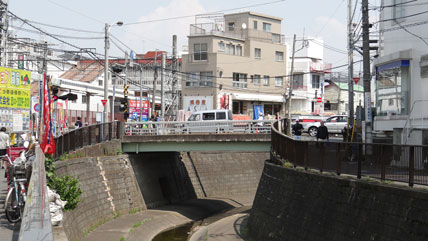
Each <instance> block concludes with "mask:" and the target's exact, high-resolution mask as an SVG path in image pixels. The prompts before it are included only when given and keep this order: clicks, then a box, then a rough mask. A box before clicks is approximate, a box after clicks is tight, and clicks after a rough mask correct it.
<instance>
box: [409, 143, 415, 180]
mask: <svg viewBox="0 0 428 241" xmlns="http://www.w3.org/2000/svg"><path fill="white" fill-rule="evenodd" d="M409 149H410V150H409V152H410V153H409V186H410V187H413V184H414V182H415V147H414V146H410V148H409Z"/></svg>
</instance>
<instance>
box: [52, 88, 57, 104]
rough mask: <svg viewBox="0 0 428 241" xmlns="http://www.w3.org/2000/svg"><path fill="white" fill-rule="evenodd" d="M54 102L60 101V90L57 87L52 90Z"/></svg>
mask: <svg viewBox="0 0 428 241" xmlns="http://www.w3.org/2000/svg"><path fill="white" fill-rule="evenodd" d="M52 100H53V101H57V100H58V88H56V87H54V88H52Z"/></svg>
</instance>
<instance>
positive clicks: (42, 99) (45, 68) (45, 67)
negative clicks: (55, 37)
mask: <svg viewBox="0 0 428 241" xmlns="http://www.w3.org/2000/svg"><path fill="white" fill-rule="evenodd" d="M43 50H44V53H43V68H42V69H43V70H42V72H43V76H44V78H43V80H42V83H41V84H40V85H39V88H40V90H39V98H40V101H39V108H40V109H39V129H38V134H39V136H38V137H39V144H40V143H42V135H43V116H44V113H43V112H44V110H45V108H44V104H45V88H46V86H45V85H46V84H47V81H48V80H47V78H48V77H47V71H48V63H47V58H48V42H46V41H45V44H44V49H43ZM48 91H49V89H48Z"/></svg>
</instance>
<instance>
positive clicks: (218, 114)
mask: <svg viewBox="0 0 428 241" xmlns="http://www.w3.org/2000/svg"><path fill="white" fill-rule="evenodd" d="M215 117H216V120H226V112H216V113H215Z"/></svg>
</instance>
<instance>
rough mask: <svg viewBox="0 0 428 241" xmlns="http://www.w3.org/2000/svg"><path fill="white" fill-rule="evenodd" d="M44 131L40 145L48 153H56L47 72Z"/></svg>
mask: <svg viewBox="0 0 428 241" xmlns="http://www.w3.org/2000/svg"><path fill="white" fill-rule="evenodd" d="M43 79H44V80H43V81H44V82H43V96H44V98H43V125H42V128H43V131H42V135H43V136H42V142H41V144H40V147H41V148H42V150H43V152H44V153H45V154H46V153H48V154H50V155H52V154H54V153H55V140H54V138H53V134H52V119H51V117H52V115H51V111H50V106H51V105H50V96H49V89H48V79H47V76H46V73H45V74H44V78H43Z"/></svg>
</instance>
